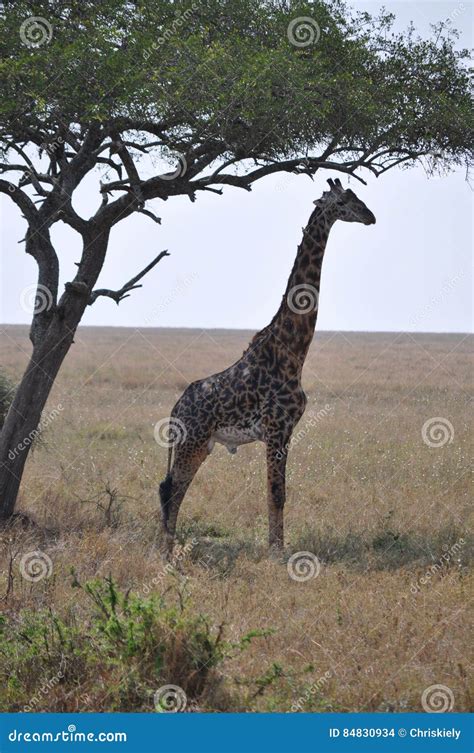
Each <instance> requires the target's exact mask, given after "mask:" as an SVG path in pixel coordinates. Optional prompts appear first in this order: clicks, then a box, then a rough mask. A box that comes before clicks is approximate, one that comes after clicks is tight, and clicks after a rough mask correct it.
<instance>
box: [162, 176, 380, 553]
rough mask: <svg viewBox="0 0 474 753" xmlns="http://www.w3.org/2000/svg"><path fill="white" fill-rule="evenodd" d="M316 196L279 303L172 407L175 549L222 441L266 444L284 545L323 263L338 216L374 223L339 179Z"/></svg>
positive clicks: (276, 523) (170, 527) (170, 537)
mask: <svg viewBox="0 0 474 753" xmlns="http://www.w3.org/2000/svg"><path fill="white" fill-rule="evenodd" d="M328 183H329V185H330V190H329V191H326V192H324V193H323V195H322V197H321V198H320V199H318V200H317V201H315V202H314V204H315V208H314V210H313V212H312V214H311V217H310V218H309V221H308V224H307V226H306V227H305V228H304V229H303V238H302V240H301V243H300V245H299V247H298V252H297V255H296V260H295V263H294V266H293V269H292V271H291V274H290V278H289V280H288V285H287V288H286V291H285V294H284V296H283V300H282V302H281V305H280V308H279V309H278V311H277V313H276V314H275V316H274V317H273V319H272V321H271V322H270V324H269V325H268V326H267V327H265V328H264V329H262V330H261V331H260V332H258V333H257V334H256V335H255V337H254V338H253V340H252V342H251V343H250V345H249V347H248V348H247V350H246V351H245V352H244V353H243V355H242V357H241V358H240V359H239V360H238V361H237V362H236V363H234V364H233V365H232V366H229V368H228V369H225V371H221V372H220V373H218V374H213V375H212V376H209V377H207V378H206V379H200V380H199V381H197V382H193V383H192V384H190V385H189V386H188V387H187V388H186V390H185V391H184V392H183V394H182V396H181V397H180V398H179V400H178V402H177V403H176V405H175V406H174V408H173V410H172V411H171V417H170V447H169V457H168V473H167V476H166V478H165V480H164V481H163V482H162V483H161V484H160V499H161V508H162V529H163V530H162V532H163V546H164V550H165V553H166V554H168V555H169V554H170V553H171V551H172V547H173V541H174V535H175V531H176V520H177V517H178V512H179V507H180V504H181V502H182V500H183V497H184V495H185V494H186V490H187V488H188V486H189V484H190V483H191V481H192V479H193V477H194V475H195V473H196V471H197V470H198V468H199V466H200V465H201V463H202V462H203V460H204V459H205V458H206V457H207V455H208V454H209V453H210V452H211V451H212V448H213V446H214V444H215V442H220V443H221V444H223V445H225V446H226V447H227V448H228V450H229V451H230V452H232V453H234V452H236V450H237V447H238V446H239V445H241V444H246V443H248V442H254V441H256V440H259V441H262V442H264V443H265V445H266V454H267V476H268V513H269V544H270V547H271V548H272V549H274V550H276V551H281V550H282V548H283V543H284V540H283V507H284V504H285V471H286V458H287V449H288V446H289V442H290V439H291V435H292V432H293V429H294V428H295V426H296V424H297V423H298V421H299V420H300V418H301V416H302V415H303V412H304V409H305V406H306V396H305V394H304V392H303V389H302V386H301V372H302V368H303V364H304V361H305V358H306V354H307V352H308V348H309V346H310V344H311V340H312V338H313V334H314V328H315V325H316V319H317V314H318V301H319V286H320V278H321V268H322V262H323V257H324V251H325V248H326V243H327V239H328V236H329V232H330V230H331V227H332V225H333V224H334V222H335V221H336V220H344V221H345V222H360V223H362V224H364V225H372V224H374V223H375V217H374V215H373V214H372V212H371V211H370V210H369V209H368V208H367V207H366V205H365V204H364V203H363V202H362V201H360V199H358V198H357V196H356V195H355V193H354V192H353V191H351V190H350V189H346V190H344V188H343V187H342V185H341V183H340V181H339V180H336V181H332V180H329V181H328Z"/></svg>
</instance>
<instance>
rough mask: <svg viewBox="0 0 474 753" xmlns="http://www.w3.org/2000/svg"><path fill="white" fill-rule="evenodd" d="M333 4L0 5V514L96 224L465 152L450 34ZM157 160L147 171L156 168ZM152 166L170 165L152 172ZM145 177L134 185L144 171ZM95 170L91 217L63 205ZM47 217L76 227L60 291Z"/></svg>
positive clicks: (74, 318) (70, 320)
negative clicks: (268, 183)
mask: <svg viewBox="0 0 474 753" xmlns="http://www.w3.org/2000/svg"><path fill="white" fill-rule="evenodd" d="M393 21H394V19H393V17H392V16H391V15H390V14H387V13H385V12H381V14H380V15H378V16H377V17H372V16H370V15H369V14H367V13H358V14H354V13H352V12H350V11H349V10H348V8H346V7H345V6H344V5H343V4H342V2H340V1H339V0H317V1H316V2H284V1H281V0H199V2H198V1H197V0H196V2H191V1H190V0H141V1H140V0H137V1H136V2H125V1H124V0H102V1H101V2H100V3H97V2H92V1H91V0H72V1H70V2H63V1H62V0H43V2H23V1H22V0H15V2H5V3H4V4H3V7H2V10H1V11H0V39H1V40H2V41H1V42H0V49H1V55H2V63H1V65H0V85H1V89H2V104H1V115H0V149H1V154H0V158H1V160H2V162H1V165H0V171H1V172H2V173H3V174H4V177H2V178H1V179H0V192H1V193H3V194H5V195H6V196H8V197H9V198H10V199H11V201H13V203H14V204H15V205H16V206H17V207H18V208H19V210H20V212H21V214H22V215H23V217H24V219H25V221H26V225H27V230H26V236H25V239H24V240H25V244H26V246H25V250H26V253H28V254H30V255H31V256H32V257H33V258H34V259H35V261H36V262H37V266H38V277H37V289H36V306H35V311H34V313H33V320H32V325H31V330H30V339H31V342H32V354H31V360H30V362H29V364H28V366H27V369H26V371H25V374H24V376H23V378H22V380H21V382H20V384H19V386H18V389H17V390H16V393H15V396H14V399H13V403H12V405H11V408H10V410H9V412H8V415H7V417H6V420H5V423H4V426H3V430H2V432H1V435H0V518H3V519H6V518H8V517H9V516H11V515H12V514H13V511H14V507H15V502H16V498H17V493H18V489H19V485H20V480H21V477H22V473H23V468H24V464H25V461H26V457H27V451H28V448H27V447H26V448H24V449H22V450H21V451H18V447H19V446H22V443H23V440H24V439H25V437H27V436H29V435H31V433H32V432H34V431H35V430H36V428H37V426H38V424H39V422H40V419H41V413H42V411H43V408H44V406H45V403H46V400H47V398H48V395H49V392H50V389H51V386H52V384H53V382H54V380H55V378H56V375H57V373H58V371H59V369H60V367H61V364H62V362H63V360H64V358H65V356H66V354H67V352H68V350H69V348H70V346H71V343H72V342H73V338H74V333H75V331H76V328H77V326H78V325H79V322H80V321H81V318H82V316H83V314H84V311H85V309H86V307H87V306H89V305H91V304H93V303H94V302H95V301H96V300H97V298H99V297H100V296H109V297H110V298H112V299H113V300H115V301H116V302H117V303H119V302H120V301H121V300H122V299H123V298H124V297H125V296H126V295H128V293H129V292H130V291H131V290H133V289H134V288H136V287H139V281H140V279H141V278H142V277H143V276H144V275H145V274H146V273H147V272H149V271H150V270H151V269H152V268H153V267H154V266H155V265H156V264H157V263H158V261H159V260H160V258H162V256H163V255H164V253H165V252H162V254H160V255H159V256H158V257H156V258H155V259H153V260H151V261H150V264H149V265H148V266H147V267H146V268H145V269H144V270H142V271H141V272H137V275H136V277H135V278H134V279H132V280H131V281H129V282H128V283H126V284H125V285H124V286H123V287H122V289H121V290H116V291H114V290H107V289H96V283H97V279H98V277H99V274H100V272H101V270H102V267H103V264H104V260H105V256H106V254H107V252H108V248H109V237H110V232H111V229H112V228H113V227H114V226H115V225H117V223H119V222H121V221H122V220H124V219H125V218H126V217H129V216H130V215H131V214H133V213H137V212H139V213H143V214H146V215H147V216H148V217H149V218H150V219H153V220H155V221H157V222H159V218H158V217H157V216H156V214H155V213H154V211H152V210H151V208H150V205H149V204H148V205H147V202H149V201H150V200H152V199H158V200H161V201H165V200H167V199H169V198H170V197H173V196H178V195H186V196H188V197H189V198H190V199H191V201H194V200H195V198H196V197H197V196H198V195H199V193H200V192H202V191H212V192H214V193H217V194H219V193H221V192H222V187H223V186H234V187H238V188H242V189H245V190H250V189H251V187H252V184H253V183H254V182H255V181H257V180H260V179H261V178H264V177H265V176H268V175H271V174H273V173H277V172H281V171H286V172H291V173H298V174H306V175H309V176H312V175H314V174H315V173H316V172H317V171H318V170H320V169H327V170H335V171H338V172H342V173H346V174H348V175H353V176H354V177H357V178H358V179H360V180H363V178H362V177H361V175H362V174H363V171H364V170H366V171H370V172H371V173H373V174H374V175H381V174H382V173H384V172H386V171H387V170H389V169H391V168H393V167H395V166H396V165H401V164H404V165H410V164H414V163H415V162H416V161H419V160H422V161H424V164H425V166H426V168H427V169H428V170H429V171H431V170H444V169H447V168H448V169H449V168H450V167H452V166H458V165H461V164H468V162H469V158H470V155H471V154H472V135H470V134H472V130H470V125H471V124H470V122H469V119H470V113H471V108H470V104H471V103H470V97H469V86H468V81H469V78H468V71H467V63H466V61H467V59H468V53H467V52H466V51H462V50H456V49H455V39H454V37H453V34H452V32H450V28H449V25H446V24H440V25H439V27H437V28H436V29H434V30H433V35H432V37H431V38H429V39H425V40H422V39H419V38H417V37H416V36H415V33H414V31H413V29H410V30H408V31H407V32H406V33H405V34H395V33H394V32H393ZM156 158H158V160H159V161H158V162H157V161H156ZM163 159H164V160H167V164H168V167H162V168H161V169H160V168H159V164H161V165H163ZM153 165H155V167H154V172H153V173H152V175H151V177H150V175H148V177H144V167H146V169H147V170H148V173H149V172H150V167H151V166H153ZM91 173H93V174H95V175H96V176H97V197H98V202H97V210H96V212H95V213H94V214H93V215H92V216H91V217H83V216H81V214H80V213H79V212H78V211H77V208H76V207H75V206H74V204H73V199H74V194H75V191H76V190H77V189H78V187H79V186H80V185H81V183H82V181H83V180H84V179H85V178H86V176H90V174H91ZM57 222H63V223H66V224H67V225H69V226H70V227H71V228H72V229H73V230H74V231H75V232H76V233H78V235H79V237H80V239H81V244H82V252H81V257H80V261H79V263H78V269H77V273H76V275H75V277H74V279H71V280H70V281H69V282H67V283H66V285H65V287H64V290H60V289H59V281H58V280H59V260H58V252H59V251H60V249H59V248H55V247H54V245H53V242H52V240H51V229H52V227H53V226H54V225H55V224H56V223H57Z"/></svg>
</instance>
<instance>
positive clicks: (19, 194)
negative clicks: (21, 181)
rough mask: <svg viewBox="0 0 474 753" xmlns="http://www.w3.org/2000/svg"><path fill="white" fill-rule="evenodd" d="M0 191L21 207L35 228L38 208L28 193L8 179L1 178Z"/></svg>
mask: <svg viewBox="0 0 474 753" xmlns="http://www.w3.org/2000/svg"><path fill="white" fill-rule="evenodd" d="M0 193H4V194H6V195H7V196H9V197H10V198H11V200H12V201H14V202H15V204H16V205H17V206H18V207H19V208H20V209H21V211H22V213H23V215H24V217H25V219H26V220H27V222H28V223H29V224H30V225H31V226H32V227H33V228H34V227H35V226H36V223H37V221H38V210H37V209H36V207H35V205H34V204H33V202H32V201H31V199H30V197H29V196H28V194H26V193H25V192H24V191H22V190H21V189H20V188H18V187H17V186H15V184H14V183H10V181H8V180H0Z"/></svg>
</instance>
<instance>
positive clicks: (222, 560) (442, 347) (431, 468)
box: [0, 326, 472, 711]
mask: <svg viewBox="0 0 474 753" xmlns="http://www.w3.org/2000/svg"><path fill="white" fill-rule="evenodd" d="M250 334H251V333H245V332H220V331H208V332H199V331H193V330H188V331H185V330H176V331H172V330H162V331H160V330H144V331H138V330H125V329H116V330H113V329H95V330H94V329H82V330H81V331H80V333H79V335H78V337H77V338H76V343H75V345H74V347H73V351H72V352H71V354H70V356H69V357H68V359H67V362H66V363H65V365H64V367H63V370H62V372H61V374H60V378H59V379H58V382H57V385H56V386H55V388H54V392H53V394H52V396H51V398H50V401H49V403H48V408H47V410H46V414H47V413H49V412H50V411H52V410H54V409H55V408H57V406H58V405H59V404H60V405H61V406H62V409H61V410H60V412H59V415H58V416H57V417H56V418H55V419H54V422H53V423H52V424H51V426H49V427H48V428H47V429H46V430H45V431H44V433H43V437H42V438H43V441H42V443H41V445H40V446H38V447H37V448H36V449H35V451H34V453H33V455H32V456H31V458H30V460H29V462H28V465H27V470H26V473H25V479H24V484H23V487H22V491H21V497H20V500H19V508H20V509H21V510H22V512H25V513H27V514H29V515H31V516H32V517H33V518H34V519H35V521H36V522H37V523H38V525H39V526H40V528H39V529H38V530H37V529H34V530H20V527H18V528H17V529H15V530H14V531H10V532H8V534H7V533H4V534H3V535H2V536H1V537H0V556H1V558H2V559H1V563H2V567H3V572H2V575H1V576H0V599H1V598H2V595H3V594H4V593H6V591H7V586H8V564H9V561H10V556H13V555H14V560H13V564H12V571H11V576H12V577H11V579H10V588H9V593H8V597H7V598H6V599H4V600H3V601H2V602H0V605H1V609H2V610H3V611H4V612H5V614H6V616H8V617H9V618H10V617H12V616H13V617H14V616H15V615H17V614H18V612H19V610H21V609H25V608H30V609H39V608H40V607H51V608H52V609H54V610H55V611H57V612H58V613H64V612H66V611H67V609H68V608H69V606H68V605H71V603H73V602H74V601H75V600H76V599H79V601H80V598H79V597H78V596H77V592H74V591H71V576H70V569H71V567H74V569H75V571H76V573H77V575H78V577H79V578H80V580H81V581H82V582H83V581H85V580H87V579H89V578H94V577H97V576H107V575H108V574H109V573H110V574H112V576H113V578H114V579H115V581H116V582H117V583H118V584H119V586H120V587H121V588H123V589H128V588H130V589H132V591H133V592H136V593H144V592H145V593H148V592H157V593H160V592H163V591H165V590H166V588H168V587H169V586H170V585H171V584H175V583H176V582H177V581H179V582H180V584H181V585H180V587H179V588H180V593H182V589H183V588H185V591H186V592H187V593H188V594H189V598H190V600H191V604H192V606H190V607H188V608H189V609H194V610H195V611H196V612H197V611H200V612H205V613H206V614H207V615H208V616H209V621H210V624H211V625H216V626H218V625H220V624H221V623H222V622H223V621H224V622H225V635H226V637H227V639H228V640H230V641H232V640H234V641H237V640H238V638H239V637H240V636H242V635H244V634H246V633H249V632H250V631H253V630H264V629H271V634H269V635H267V636H266V637H261V638H256V639H255V640H253V641H251V642H250V645H249V647H248V649H247V650H246V651H244V652H242V653H238V655H234V656H232V657H229V658H228V659H227V660H225V662H224V664H223V665H222V672H221V674H223V676H224V681H223V686H222V688H223V689H222V691H221V700H220V701H219V700H216V698H214V699H212V701H211V700H208V701H207V702H206V703H204V702H203V701H202V699H201V704H202V707H203V708H209V709H210V708H223V707H224V708H247V709H250V710H275V711H285V710H289V709H291V708H292V707H293V708H294V706H293V704H295V703H297V702H298V700H300V701H301V708H304V709H305V710H316V711H317V710H342V711H361V710H369V711H383V710H394V711H407V710H419V709H421V695H422V692H423V690H424V689H425V688H427V687H428V686H430V685H433V684H437V683H441V684H443V685H446V686H448V687H449V688H450V689H451V690H452V692H453V694H454V710H455V711H462V710H467V709H469V708H471V706H472V703H471V701H470V695H469V686H468V677H469V650H470V649H469V645H470V642H469V625H468V619H467V594H468V590H469V584H470V580H471V579H472V575H470V573H469V569H468V566H469V561H470V556H471V555H472V547H471V543H470V542H471V539H470V536H469V523H470V521H469V514H470V506H469V503H470V496H471V494H470V492H471V489H470V486H469V475H468V458H469V454H470V452H469V451H470V447H469V443H470V439H471V435H470V432H469V424H468V393H469V389H470V386H471V385H470V380H471V370H470V365H469V356H470V345H471V344H470V341H469V339H467V338H465V337H463V336H462V335H417V336H410V335H397V334H380V335H364V334H350V335H349V334H331V333H319V334H318V335H317V337H316V339H315V341H314V344H313V347H312V349H311V351H310V354H309V357H308V361H307V366H306V369H305V372H304V387H305V390H306V392H307V395H308V399H309V403H308V412H307V414H306V416H305V417H304V418H303V420H302V422H301V424H300V426H299V429H300V430H301V431H300V434H299V438H298V439H297V441H296V442H295V443H294V446H293V447H292V449H291V452H290V456H289V468H288V474H289V493H288V502H287V507H286V540H287V546H288V552H289V553H290V552H297V551H301V550H307V551H311V552H313V553H314V554H315V555H317V556H318V558H319V559H320V561H321V570H320V573H319V575H318V576H317V577H314V578H312V579H310V580H308V581H306V582H296V581H294V580H292V579H291V578H290V577H289V575H288V571H287V568H286V566H285V565H284V564H282V563H279V562H274V561H271V560H269V559H268V558H267V555H266V549H265V541H266V504H265V465H264V453H263V447H262V446H260V445H257V444H255V445H250V446H246V447H241V448H240V449H239V451H238V453H237V455H236V456H233V457H231V456H230V455H228V453H227V452H226V450H225V449H224V448H222V447H219V446H217V447H216V449H215V450H214V452H213V454H212V456H211V458H210V459H209V460H208V461H207V462H206V463H205V464H204V465H203V467H202V468H201V470H200V472H199V473H198V475H197V477H196V479H195V480H194V482H193V485H192V487H191V488H190V490H189V492H188V495H187V497H186V499H185V502H184V503H183V506H182V512H181V518H180V531H179V537H180V541H181V543H182V544H186V543H189V542H190V541H192V540H195V541H196V543H195V544H194V546H193V547H192V548H191V551H190V553H189V554H187V555H185V556H183V557H182V558H181V559H180V562H179V573H178V574H176V573H174V574H164V573H163V564H162V562H161V560H160V557H159V554H158V551H157V548H156V542H155V535H156V527H157V519H158V500H157V494H156V490H157V486H158V483H159V481H160V480H161V479H162V477H163V476H164V471H165V465H166V455H167V452H166V450H164V449H163V448H161V447H159V446H158V445H157V444H156V443H155V441H154V439H153V426H154V424H155V423H156V421H158V420H159V419H160V418H163V417H165V416H167V415H168V414H169V411H170V409H171V407H172V405H173V403H174V401H175V400H176V398H177V397H178V396H179V394H180V393H181V391H182V390H183V388H184V387H185V386H186V384H187V383H188V382H189V381H191V380H193V379H196V378H199V377H202V376H205V375H207V374H208V373H212V372H214V371H218V370H219V369H221V368H224V367H225V366H227V365H229V364H230V363H231V362H232V361H234V360H236V359H237V358H238V357H239V356H240V354H241V352H242V350H243V349H244V348H245V346H246V344H247V343H248V340H249V339H250ZM1 345H2V366H3V367H4V368H5V369H6V371H7V373H8V374H9V375H10V376H12V377H14V378H18V377H19V375H20V374H21V371H22V369H23V368H24V366H25V363H26V359H27V355H28V353H29V344H28V339H27V332H26V329H25V328H21V327H13V326H7V327H3V334H2V336H1ZM325 406H326V407H325ZM321 409H325V414H320V416H319V418H318V419H311V417H310V415H309V411H311V410H313V411H315V413H317V412H318V411H320V410H321ZM437 416H441V417H443V418H445V419H448V420H449V421H450V422H451V424H452V426H453V428H454V438H453V440H452V441H451V442H448V443H446V444H445V445H444V446H442V447H439V448H432V447H428V446H427V445H426V444H425V443H424V442H423V440H422V437H421V429H422V426H423V424H424V423H425V421H427V419H430V418H432V417H437ZM453 547H454V549H453ZM38 548H40V549H41V550H42V551H44V552H46V553H47V554H48V555H49V557H51V560H52V562H53V575H52V577H51V578H49V579H45V580H43V581H41V582H40V583H37V584H32V583H28V582H27V581H25V580H24V579H22V578H21V577H20V574H19V570H18V563H19V560H20V558H21V556H22V554H23V553H24V552H26V551H30V550H32V549H38ZM450 552H451V553H452V556H451V557H450V560H449V562H446V560H443V559H442V556H443V554H444V555H446V554H447V553H450ZM443 563H444V564H443ZM435 564H437V565H438V566H437V567H435V568H434V569H433V570H430V568H432V567H433V565H435ZM427 571H429V572H430V575H429V577H428V578H427V579H426V581H427V582H426V583H425V585H420V586H419V589H418V590H416V589H415V586H414V584H417V583H419V579H420V577H423V576H424V575H425V574H426V573H427ZM184 580H185V583H186V585H185V587H184V586H183V582H184ZM415 591H416V593H415ZM173 594H174V591H170V592H169V598H174V596H173ZM174 679H175V678H173V677H168V678H167V682H169V683H173V681H174ZM52 695H53V694H51V695H50V696H47V697H45V698H44V701H43V706H42V708H44V709H45V710H47V709H48V708H53V707H54V703H53V700H52ZM78 697H80V688H79V689H78V690H77V692H76V693H75V694H74V693H72V694H71V695H70V702H69V706H68V708H71V709H74V708H77V707H80V702H79V701H78V700H77V699H78ZM230 698H233V699H234V700H233V701H231V700H230ZM197 701H199V699H197ZM232 704H234V705H233V706H232ZM142 707H143V708H146V707H147V706H146V704H145V705H144V706H142ZM89 710H107V701H106V700H104V701H103V703H101V707H100V708H95V707H93V708H89Z"/></svg>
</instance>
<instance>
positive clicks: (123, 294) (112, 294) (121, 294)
mask: <svg viewBox="0 0 474 753" xmlns="http://www.w3.org/2000/svg"><path fill="white" fill-rule="evenodd" d="M165 256H169V253H168V251H167V250H165V251H161V253H159V254H158V256H157V257H156V258H155V259H153V261H151V262H150V263H149V264H148V265H147V266H146V267H145V269H142V271H141V272H139V273H138V274H137V275H135V277H132V279H131V280H129V281H128V282H126V283H125V285H123V286H122V287H121V288H120V290H108V289H106V288H101V289H99V290H93V291H92V293H91V295H90V298H89V306H92V304H93V303H95V301H96V300H97V298H99V296H105V297H107V298H112V299H113V300H114V301H115V303H116V304H117V305H118V304H119V303H120V301H123V299H124V298H128V294H129V293H130V292H131V291H132V290H136V289H137V288H141V287H142V285H137V283H138V282H139V281H140V280H141V279H142V278H143V277H145V275H146V274H148V272H150V271H151V270H152V269H153V267H156V265H157V264H158V262H159V261H161V259H163V257H165Z"/></svg>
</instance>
